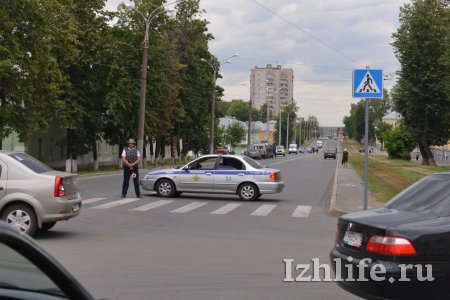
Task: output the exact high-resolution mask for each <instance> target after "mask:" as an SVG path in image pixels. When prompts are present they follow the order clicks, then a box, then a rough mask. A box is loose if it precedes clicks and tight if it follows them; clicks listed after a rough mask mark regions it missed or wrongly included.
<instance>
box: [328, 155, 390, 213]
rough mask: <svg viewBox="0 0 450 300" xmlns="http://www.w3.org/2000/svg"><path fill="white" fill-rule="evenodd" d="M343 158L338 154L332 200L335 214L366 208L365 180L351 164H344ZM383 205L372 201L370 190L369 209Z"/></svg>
mask: <svg viewBox="0 0 450 300" xmlns="http://www.w3.org/2000/svg"><path fill="white" fill-rule="evenodd" d="M341 159H342V157H341V155H338V157H337V159H336V164H337V165H336V171H335V175H334V183H333V191H332V194H331V201H330V214H332V215H334V216H341V215H344V214H347V213H350V212H356V211H362V210H364V181H363V180H361V178H359V175H358V174H357V173H356V171H355V170H354V169H353V168H352V167H351V166H350V164H349V165H348V166H342V165H341ZM382 206H383V204H381V203H377V202H375V201H372V197H371V195H370V191H369V197H368V205H367V209H374V208H379V207H382Z"/></svg>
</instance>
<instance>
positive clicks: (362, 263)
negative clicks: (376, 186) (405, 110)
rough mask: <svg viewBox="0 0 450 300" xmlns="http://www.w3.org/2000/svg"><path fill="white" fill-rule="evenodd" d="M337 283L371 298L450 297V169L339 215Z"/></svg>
mask: <svg viewBox="0 0 450 300" xmlns="http://www.w3.org/2000/svg"><path fill="white" fill-rule="evenodd" d="M330 258H331V263H332V267H333V269H334V271H335V274H336V278H339V279H340V280H337V283H338V285H339V286H340V287H342V288H343V289H345V290H347V291H348V292H350V293H352V294H355V295H358V296H360V297H363V298H366V299H433V300H436V299H445V300H448V299H450V172H445V173H436V174H433V175H430V176H427V177H425V178H423V179H421V180H420V181H418V182H416V183H415V184H413V185H411V186H410V187H409V188H407V189H405V190H404V191H403V192H401V193H400V194H398V195H397V196H395V197H394V198H393V199H392V200H391V201H389V202H388V203H387V204H386V205H385V206H384V207H383V208H379V209H375V210H369V211H364V212H356V213H350V214H347V215H344V216H341V217H340V218H339V220H338V226H337V232H336V243H335V247H334V249H333V250H332V251H331V253H330Z"/></svg>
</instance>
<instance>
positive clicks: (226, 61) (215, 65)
mask: <svg viewBox="0 0 450 300" xmlns="http://www.w3.org/2000/svg"><path fill="white" fill-rule="evenodd" d="M237 56H239V54H234V55H232V56H230V57H228V58H225V59H224V60H221V61H218V62H216V61H212V60H211V61H208V60H206V59H204V58H200V60H201V61H203V62H206V63H207V64H208V65H210V67H211V68H212V70H213V80H212V100H211V125H210V129H209V143H210V144H209V154H213V153H214V118H215V114H216V80H217V71H218V69H219V67H220V66H221V65H222V64H229V63H231V60H229V59H230V58H234V57H237Z"/></svg>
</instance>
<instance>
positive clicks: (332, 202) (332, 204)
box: [329, 158, 339, 216]
mask: <svg viewBox="0 0 450 300" xmlns="http://www.w3.org/2000/svg"><path fill="white" fill-rule="evenodd" d="M338 161H339V160H338V159H337V158H336V168H335V171H334V179H333V191H332V192H331V200H330V210H329V213H330V214H331V215H333V216H334V215H335V211H336V196H337V176H338Z"/></svg>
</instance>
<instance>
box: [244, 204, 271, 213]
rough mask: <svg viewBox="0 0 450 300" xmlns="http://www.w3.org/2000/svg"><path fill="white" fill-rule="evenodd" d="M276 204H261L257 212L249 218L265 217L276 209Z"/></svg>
mask: <svg viewBox="0 0 450 300" xmlns="http://www.w3.org/2000/svg"><path fill="white" fill-rule="evenodd" d="M276 206H277V205H276V204H263V205H261V206H260V207H259V208H258V209H257V210H255V211H254V212H252V213H251V214H250V215H251V216H267V215H268V214H270V213H271V212H272V210H273V209H274V208H275V207H276Z"/></svg>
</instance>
